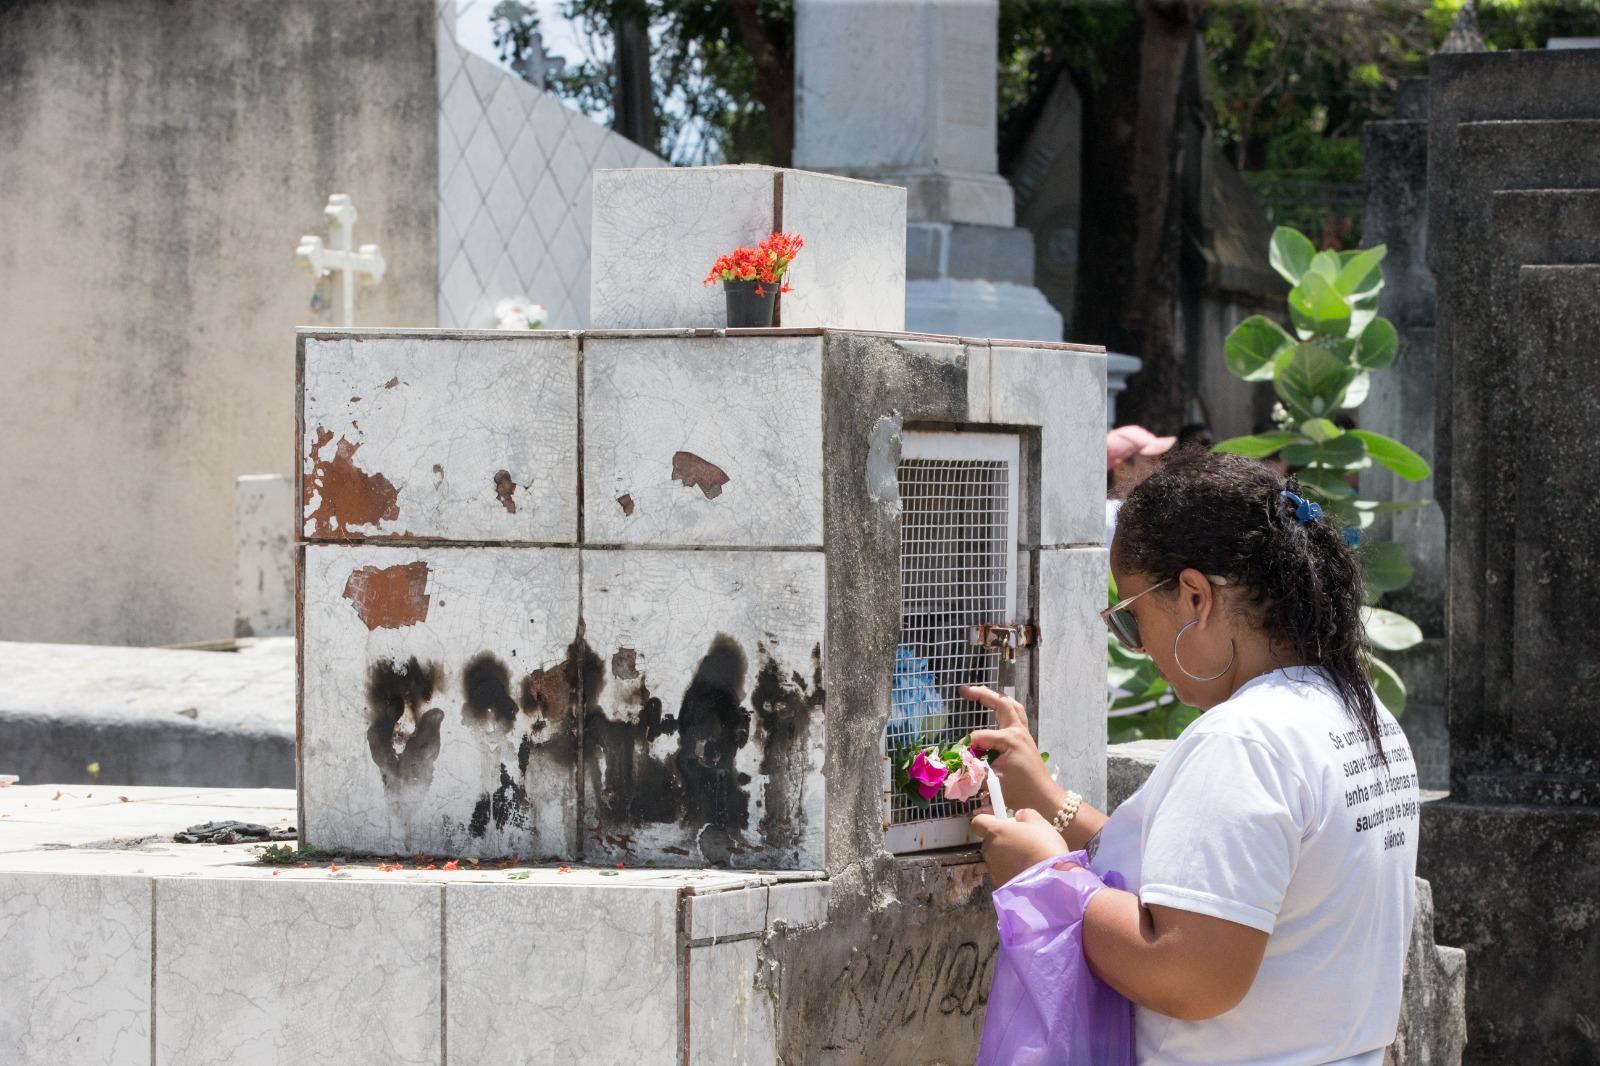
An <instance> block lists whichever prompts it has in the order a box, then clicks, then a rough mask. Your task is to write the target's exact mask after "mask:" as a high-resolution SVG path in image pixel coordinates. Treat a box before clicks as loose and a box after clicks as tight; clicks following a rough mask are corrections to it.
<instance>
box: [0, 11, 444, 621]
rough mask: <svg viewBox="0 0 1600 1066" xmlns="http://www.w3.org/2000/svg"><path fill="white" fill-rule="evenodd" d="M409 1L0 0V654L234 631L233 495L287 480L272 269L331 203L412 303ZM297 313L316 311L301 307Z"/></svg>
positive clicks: (428, 51) (426, 288) (295, 298)
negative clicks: (350, 207) (349, 213)
mask: <svg viewBox="0 0 1600 1066" xmlns="http://www.w3.org/2000/svg"><path fill="white" fill-rule="evenodd" d="M434 21H435V14H434V0H350V2H347V3H339V4H328V3H323V2H321V0H285V2H282V3H273V4H232V3H209V2H199V0H192V2H186V3H169V2H165V0H72V2H67V3H20V4H17V3H12V4H5V5H0V143H3V144H4V145H5V150H4V151H3V152H0V188H3V189H4V190H5V194H4V196H0V233H3V234H5V254H4V255H3V256H0V321H4V322H5V324H6V335H5V339H4V341H0V346H3V358H0V362H3V364H4V366H5V370H6V376H7V379H8V383H9V384H8V387H7V388H6V389H4V390H0V425H4V426H5V427H6V443H5V446H4V456H5V459H4V462H3V463H0V497H3V498H4V499H5V500H6V506H5V507H4V508H0V544H4V545H5V550H6V553H7V562H6V569H7V574H8V576H7V580H6V583H5V584H6V595H5V597H4V599H3V601H0V639H6V640H42V641H66V642H78V643H130V644H161V643H172V642H178V641H187V640H200V639H208V638H217V637H225V636H227V635H228V634H230V633H232V632H233V628H234V626H233V622H234V618H233V584H234V559H233V520H234V514H233V508H234V479H235V478H236V477H237V476H239V475H241V474H255V473H271V472H278V473H287V472H288V471H289V470H290V468H291V464H292V462H293V443H292V428H293V419H294V411H293V406H292V403H293V395H294V365H293V361H292V360H291V359H290V357H289V354H288V349H287V347H286V340H285V339H286V338H287V337H288V336H289V335H290V334H291V333H292V331H293V329H294V327H295V326H296V325H299V324H304V323H315V322H318V321H323V322H332V321H334V320H335V319H334V318H332V317H330V315H336V313H337V312H336V311H331V310H330V305H329V303H328V299H329V296H330V295H331V293H332V290H331V289H329V288H328V286H327V284H326V283H324V284H323V285H321V286H319V285H318V284H316V283H315V282H314V281H313V279H312V278H311V277H310V275H309V274H308V273H307V272H306V269H305V267H304V265H303V264H302V263H301V262H299V261H297V260H296V258H295V256H294V246H295V239H296V238H297V237H298V236H299V235H300V234H302V233H325V232H326V223H325V219H324V218H323V215H322V208H323V205H324V204H325V203H326V202H327V198H328V194H329V193H331V192H348V193H350V194H351V195H352V196H354V198H355V202H356V205H357V207H358V209H359V210H360V213H361V215H360V219H359V221H358V222H357V223H356V240H357V241H378V242H379V243H380V244H381V245H382V247H383V251H384V254H385V256H386V257H387V259H388V261H389V263H390V264H391V270H390V272H389V274H388V276H387V277H386V278H385V279H384V281H383V283H382V284H381V285H379V286H377V287H375V288H371V289H363V290H362V291H361V292H360V294H359V296H358V298H357V314H358V315H359V320H360V321H362V322H367V323H373V324H382V323H393V324H397V325H398V324H407V325H415V324H419V323H421V324H427V323H431V322H432V321H433V316H434V309H435V291H434V290H435V273H436V272H435V268H434V264H435V260H436V258H437V248H436V238H435V227H436V214H437V212H436V209H435V204H434V195H433V189H434V187H435V185H436V182H437V178H436V169H437V157H438V153H437V149H436V146H435V140H436V123H435V120H434V116H435V113H436V110H437V105H436V102H435V101H436V93H435V76H434V64H435V62H436V60H435V52H434V36H433V26H434ZM314 300H320V301H321V302H320V303H314V302H313V301H314Z"/></svg>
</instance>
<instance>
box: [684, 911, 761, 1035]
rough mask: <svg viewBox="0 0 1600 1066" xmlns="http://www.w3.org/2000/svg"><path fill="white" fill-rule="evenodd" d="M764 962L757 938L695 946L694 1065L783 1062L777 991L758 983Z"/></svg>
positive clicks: (691, 973) (692, 968)
mask: <svg viewBox="0 0 1600 1066" xmlns="http://www.w3.org/2000/svg"><path fill="white" fill-rule="evenodd" d="M760 966H761V960H760V955H759V944H758V942H757V941H755V940H740V941H735V942H734V943H731V944H715V945H712V946H709V947H700V948H691V949H690V950H689V1059H688V1061H689V1064H690V1066H725V1064H727V1063H739V1064H740V1066H768V1064H773V1063H776V1062H777V1043H776V1039H775V1032H774V1030H775V1026H774V1022H773V1002H772V995H771V993H770V992H769V991H768V990H767V989H765V988H757V987H756V974H757V972H758V971H759V969H760Z"/></svg>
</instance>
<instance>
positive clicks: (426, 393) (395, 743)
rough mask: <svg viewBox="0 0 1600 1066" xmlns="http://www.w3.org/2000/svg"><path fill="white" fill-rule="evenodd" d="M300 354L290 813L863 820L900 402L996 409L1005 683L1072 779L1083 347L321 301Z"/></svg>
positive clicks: (373, 825) (1087, 616)
mask: <svg viewBox="0 0 1600 1066" xmlns="http://www.w3.org/2000/svg"><path fill="white" fill-rule="evenodd" d="M757 173H759V174H761V175H762V180H763V181H766V180H769V179H770V178H771V175H770V174H767V173H766V172H765V171H761V172H757ZM651 177H652V180H653V175H652V176H651ZM701 177H702V178H706V179H708V180H712V179H714V180H717V181H730V182H737V181H746V180H749V179H750V174H749V173H747V172H745V171H744V170H733V171H728V172H722V171H718V172H716V173H714V174H711V175H701ZM663 180H665V179H663ZM636 184H637V183H636V182H622V183H620V184H619V186H618V188H619V189H621V190H623V191H627V192H629V193H630V194H632V193H636V192H637V191H638V190H637V188H636V187H635V186H636ZM847 184H850V183H847ZM696 187H698V186H696ZM299 366H300V372H299V379H300V382H301V402H300V457H301V462H300V473H299V486H300V499H301V504H302V508H303V515H302V518H303V521H302V525H301V537H302V546H301V549H300V563H299V566H300V581H299V589H298V593H299V605H298V609H299V613H300V620H301V625H300V627H299V632H300V638H299V639H300V649H301V692H300V709H299V729H300V732H299V737H300V744H299V786H300V789H299V790H300V803H301V811H300V825H301V827H302V831H303V836H304V839H305V840H307V841H308V842H310V843H311V844H313V845H314V846H316V847H319V848H339V849H348V850H351V851H356V852H362V853H367V854H375V855H409V854H412V853H415V852H418V851H422V852H429V853H447V854H452V855H459V856H473V857H478V858H488V857H517V858H522V859H532V858H549V859H554V860H564V861H580V860H582V861H594V862H607V863H614V862H623V863H628V864H636V863H641V862H647V861H648V862H655V863H659V864H661V865H662V866H684V867H694V866H701V865H713V866H728V867H735V868H743V869H752V868H753V869H777V870H827V871H830V872H836V871H839V870H842V869H844V868H845V867H847V866H849V865H850V864H852V863H855V862H859V861H862V860H866V859H871V858H873V857H875V856H877V855H879V854H881V853H882V850H883V835H882V796H881V791H880V789H879V781H880V778H881V770H880V768H879V765H878V764H877V763H876V762H875V752H876V749H877V746H878V743H879V739H880V738H881V735H882V730H883V727H884V722H885V721H886V718H887V714H888V695H889V693H888V683H889V679H890V677H891V675H892V672H893V658H892V656H893V644H894V641H895V640H896V639H897V634H898V633H899V629H900V614H899V610H900V608H899V600H900V586H899V583H898V582H899V573H900V564H899V559H898V538H899V525H898V523H899V517H898V516H899V513H900V512H899V510H898V504H897V503H896V502H895V501H894V495H895V490H894V486H893V482H894V479H895V470H896V467H895V466H894V463H895V462H897V461H898V459H897V456H898V452H899V441H900V437H901V434H902V433H903V432H906V431H910V430H915V429H920V428H925V427H927V428H937V429H940V430H950V429H961V428H970V429H988V430H991V431H992V430H995V429H1003V430H1004V431H1005V432H1011V433H1015V434H1017V435H1018V436H1019V437H1020V438H1021V439H1022V440H1023V442H1024V443H1023V444H1021V445H1020V447H1022V449H1023V451H1022V454H1023V455H1025V456H1026V457H1027V458H1026V460H1025V461H1024V462H1023V466H1024V467H1025V468H1026V471H1028V472H1027V473H1025V476H1024V477H1023V480H1022V485H1023V490H1022V492H1021V497H1022V499H1021V501H1020V510H1019V512H1018V528H1017V529H1016V530H1015V536H1016V539H1017V544H1018V549H1019V553H1020V558H1021V559H1022V560H1023V561H1024V569H1025V571H1026V576H1024V577H1023V578H1022V579H1021V581H1022V584H1023V585H1024V586H1025V587H1033V586H1035V585H1036V595H1035V594H1034V593H1027V594H1025V595H1024V597H1023V598H1022V600H1021V601H1019V602H1020V603H1021V604H1022V607H1021V610H1020V611H1019V614H1031V613H1033V611H1034V610H1035V608H1034V607H1033V603H1034V602H1035V601H1036V602H1037V612H1038V615H1039V617H1038V618H1035V619H1034V621H1036V622H1040V623H1042V631H1043V633H1044V637H1043V639H1042V641H1041V643H1040V645H1039V648H1038V649H1037V650H1036V651H1033V652H1030V653H1028V654H1025V655H1024V657H1023V660H1022V662H1021V664H1020V665H1019V673H1020V674H1022V675H1023V676H1022V677H1020V678H1019V680H1018V682H1017V684H1018V687H1019V689H1020V690H1021V691H1022V692H1023V693H1024V694H1025V695H1027V696H1028V697H1029V698H1030V701H1031V702H1032V704H1033V705H1035V706H1037V708H1038V713H1039V726H1040V731H1041V735H1042V736H1043V737H1044V738H1045V739H1046V740H1047V742H1048V743H1049V744H1050V745H1051V746H1052V752H1053V754H1054V755H1055V757H1056V758H1058V759H1060V760H1061V761H1060V762H1059V763H1057V765H1059V766H1061V767H1063V768H1064V770H1065V771H1066V772H1068V773H1070V774H1071V775H1072V777H1071V779H1072V781H1073V782H1074V784H1075V785H1076V787H1078V789H1079V790H1080V791H1082V792H1084V793H1085V794H1086V795H1095V794H1097V791H1098V789H1099V788H1100V787H1101V782H1102V780H1103V773H1104V770H1103V767H1101V766H1100V765H1099V763H1100V762H1101V761H1103V748H1104V736H1103V733H1104V727H1103V720H1102V697H1101V695H1100V692H1101V691H1102V688H1103V681H1104V662H1103V649H1101V648H1100V646H1099V644H1098V643H1097V642H1096V640H1095V638H1094V636H1093V630H1094V624H1095V623H1094V612H1095V610H1096V608H1097V607H1098V605H1099V601H1100V597H1099V595H1098V594H1097V593H1096V592H1095V591H1094V588H1095V587H1096V586H1098V584H1099V583H1100V582H1101V581H1103V577H1102V576H1099V575H1101V574H1103V567H1104V557H1103V553H1102V552H1101V550H1100V548H1099V541H1100V536H1101V530H1102V528H1103V514H1102V506H1101V495H1102V494H1101V489H1100V485H1099V474H1098V470H1099V464H1098V456H1099V452H1100V449H1101V447H1102V445H1101V434H1102V432H1103V404H1104V379H1105V358H1104V355H1103V354H1101V353H1100V352H1099V351H1097V350H1093V349H1084V348H1076V347H1073V346H1069V345H1061V344H1054V345H1052V344H1043V343H1039V344H1031V345H1030V344H1025V343H1020V342H1005V343H1004V344H994V343H991V342H989V341H985V340H975V339H972V338H956V337H934V336H927V335H910V334H899V333H871V332H860V331H848V330H831V329H780V330H747V331H724V330H686V329H679V330H606V331H594V332H586V333H584V332H580V333H560V332H556V333H540V332H536V333H532V334H529V335H527V336H520V337H515V338H508V337H507V336H506V335H505V334H503V333H476V334H474V333H449V332H439V331H367V330H355V331H345V332H339V333H327V332H309V331H308V332H305V333H303V334H302V336H301V339H300V354H299ZM1063 567H1065V569H1063ZM996 621H1011V619H1006V620H1001V619H996Z"/></svg>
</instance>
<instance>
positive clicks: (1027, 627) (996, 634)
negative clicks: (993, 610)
mask: <svg viewBox="0 0 1600 1066" xmlns="http://www.w3.org/2000/svg"><path fill="white" fill-rule="evenodd" d="M967 639H968V640H969V641H971V643H972V644H974V645H975V646H977V647H980V648H998V649H999V650H1000V653H1001V655H1002V656H1003V657H1004V658H1005V661H1006V662H1008V663H1014V662H1016V661H1017V649H1018V648H1031V647H1034V646H1035V645H1037V644H1038V643H1039V627H1038V626H1036V625H1034V624H1033V623H1031V622H1011V623H1009V624H1002V623H998V622H984V623H982V624H981V625H975V626H969V627H967Z"/></svg>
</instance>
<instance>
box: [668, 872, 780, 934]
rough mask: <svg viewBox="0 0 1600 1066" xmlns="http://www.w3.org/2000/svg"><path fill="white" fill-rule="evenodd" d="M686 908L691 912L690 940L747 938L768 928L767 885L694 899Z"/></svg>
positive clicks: (712, 893)
mask: <svg viewBox="0 0 1600 1066" xmlns="http://www.w3.org/2000/svg"><path fill="white" fill-rule="evenodd" d="M685 906H687V907H688V909H689V911H688V917H689V920H688V930H689V939H690V940H705V939H708V938H715V939H726V938H728V937H732V936H747V935H749V934H751V933H759V932H761V931H762V930H763V929H765V928H766V927H767V888H766V886H765V885H762V886H759V887H755V888H740V889H732V890H730V891H725V892H707V893H705V894H704V895H693V896H690V897H688V899H687V900H686V901H685Z"/></svg>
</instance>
